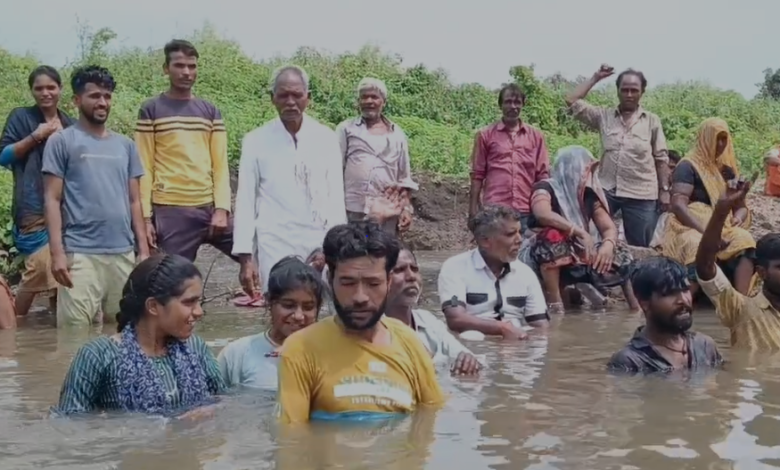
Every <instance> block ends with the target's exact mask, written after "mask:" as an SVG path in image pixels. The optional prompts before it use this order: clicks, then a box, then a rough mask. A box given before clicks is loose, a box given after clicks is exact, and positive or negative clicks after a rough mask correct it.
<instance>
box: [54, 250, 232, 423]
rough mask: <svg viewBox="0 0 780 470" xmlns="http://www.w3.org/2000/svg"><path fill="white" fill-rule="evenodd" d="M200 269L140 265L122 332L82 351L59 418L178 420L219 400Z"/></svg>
mask: <svg viewBox="0 0 780 470" xmlns="http://www.w3.org/2000/svg"><path fill="white" fill-rule="evenodd" d="M202 291H203V282H202V277H201V274H200V271H199V270H198V268H197V267H196V266H195V265H194V264H192V263H191V262H190V261H188V260H186V259H185V258H183V257H181V256H177V255H155V256H152V257H150V258H148V259H147V260H145V261H143V262H142V263H140V264H139V265H138V266H137V267H136V268H135V269H134V270H133V272H132V273H131V274H130V278H129V279H128V281H127V283H126V284H125V286H124V289H123V291H122V300H121V302H120V313H119V314H117V323H118V328H117V331H118V334H116V335H113V336H110V337H109V336H102V337H99V338H96V339H94V340H92V341H90V342H89V343H87V344H85V345H84V346H82V347H81V349H79V351H78V352H77V353H76V357H75V358H74V359H73V362H72V363H71V366H70V370H69V371H68V374H67V376H66V377H65V382H64V383H63V385H62V390H61V392H60V401H59V405H58V406H57V407H56V408H55V409H54V411H55V412H57V413H59V414H74V413H88V412H93V411H109V410H119V411H126V412H138V413H148V414H161V415H176V414H179V413H181V412H185V411H188V410H192V409H194V408H197V407H200V406H203V405H208V404H211V403H214V402H215V398H214V396H215V395H216V394H218V393H220V392H221V391H223V390H224V389H225V384H224V381H223V380H222V376H221V375H220V373H219V367H218V366H217V362H216V360H215V359H214V356H213V355H212V354H211V352H210V351H209V350H208V348H207V347H206V344H205V343H204V342H203V340H202V339H200V338H199V337H197V336H194V335H193V334H192V332H193V329H194V327H195V322H196V321H198V320H199V319H200V318H201V317H202V316H203V310H202V309H201V304H200V300H201V295H202Z"/></svg>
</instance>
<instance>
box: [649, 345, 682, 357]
mask: <svg viewBox="0 0 780 470" xmlns="http://www.w3.org/2000/svg"><path fill="white" fill-rule="evenodd" d="M656 346H660V347H662V348H664V349H668V350H669V351H672V352H676V353H678V354H682V355H683V356H687V355H688V347H687V345H686V346H685V347H684V348H683V349H676V348H673V347H671V346H666V345H664V344H658V345H656Z"/></svg>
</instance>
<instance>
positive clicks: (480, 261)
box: [471, 248, 515, 279]
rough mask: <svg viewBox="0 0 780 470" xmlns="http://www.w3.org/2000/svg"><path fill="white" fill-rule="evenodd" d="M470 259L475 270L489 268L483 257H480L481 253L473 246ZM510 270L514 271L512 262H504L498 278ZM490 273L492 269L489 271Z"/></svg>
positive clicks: (488, 269)
mask: <svg viewBox="0 0 780 470" xmlns="http://www.w3.org/2000/svg"><path fill="white" fill-rule="evenodd" d="M471 261H472V263H474V269H476V270H477V271H481V270H487V271H490V268H489V267H488V265H487V263H485V258H483V257H482V253H480V252H479V248H474V249H473V250H471ZM510 272H515V265H514V263H504V269H503V270H502V271H501V275H500V276H499V279H501V278H503V277H504V276H506V275H507V274H509V273H510ZM490 273H491V274H492V271H490Z"/></svg>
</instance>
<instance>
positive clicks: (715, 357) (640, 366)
mask: <svg viewBox="0 0 780 470" xmlns="http://www.w3.org/2000/svg"><path fill="white" fill-rule="evenodd" d="M644 328H645V327H644V326H640V327H639V328H637V330H636V332H635V333H634V337H633V338H631V341H629V342H628V344H627V345H626V346H625V347H624V348H623V349H621V350H620V351H618V352H616V353H615V354H614V355H613V356H612V358H611V359H610V360H609V363H608V364H607V367H608V368H609V369H610V370H612V371H615V372H627V373H643V374H652V373H656V372H662V373H666V372H671V371H672V370H673V367H672V364H670V363H669V361H667V360H666V358H664V357H663V356H662V355H661V354H660V353H659V352H658V351H657V350H656V349H655V347H654V346H653V344H652V343H651V342H650V341H649V340H648V339H647V336H645V333H644ZM685 344H686V347H687V350H688V369H690V370H696V369H705V368H715V367H720V366H721V365H722V364H723V357H721V355H720V352H719V351H718V347H717V346H716V345H715V341H713V339H712V338H710V337H709V336H707V335H705V334H702V333H694V332H687V333H685Z"/></svg>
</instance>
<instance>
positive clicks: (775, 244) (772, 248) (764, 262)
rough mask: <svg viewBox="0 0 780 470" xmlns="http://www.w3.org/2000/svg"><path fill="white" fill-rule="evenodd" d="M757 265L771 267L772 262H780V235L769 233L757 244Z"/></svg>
mask: <svg viewBox="0 0 780 470" xmlns="http://www.w3.org/2000/svg"><path fill="white" fill-rule="evenodd" d="M755 258H756V264H757V265H759V266H763V267H764V268H767V267H769V263H770V262H771V261H777V260H780V233H767V234H766V235H764V236H763V237H761V238H760V239H759V240H758V242H757V243H756V252H755Z"/></svg>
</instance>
